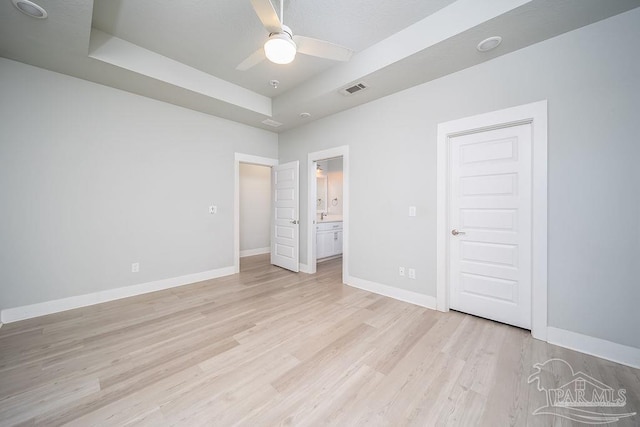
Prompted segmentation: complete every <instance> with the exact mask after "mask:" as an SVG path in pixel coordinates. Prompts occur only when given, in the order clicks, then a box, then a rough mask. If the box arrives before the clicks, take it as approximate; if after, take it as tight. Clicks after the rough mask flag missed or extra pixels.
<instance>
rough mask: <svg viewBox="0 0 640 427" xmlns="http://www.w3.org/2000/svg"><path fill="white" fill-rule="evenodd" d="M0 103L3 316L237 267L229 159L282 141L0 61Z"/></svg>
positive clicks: (272, 148) (269, 150)
mask: <svg viewBox="0 0 640 427" xmlns="http://www.w3.org/2000/svg"><path fill="white" fill-rule="evenodd" d="M0 94H1V95H0V120H1V121H2V124H1V126H0V201H1V204H2V205H1V208H0V218H1V219H0V284H1V285H0V308H2V309H5V308H11V307H17V306H22V305H26V304H33V303H38V302H43V301H49V300H53V299H58V298H64V297H69V296H74V295H81V294H87V293H93V292H98V291H102V290H107V289H112V288H117V287H122V286H128V285H133V284H138V283H145V282H150V281H155V280H159V279H165V278H172V277H178V276H183V275H186V274H191V273H199V272H203V271H209V270H214V269H219V268H224V267H229V266H233V264H234V260H233V206H234V202H233V194H234V153H235V152H242V153H247V154H253V155H258V156H263V157H272V158H275V157H277V135H276V134H274V133H271V132H267V131H263V130H259V129H255V128H251V127H248V126H245V125H241V124H237V123H234V122H230V121H227V120H223V119H219V118H215V117H212V116H209V115H206V114H202V113H198V112H194V111H191V110H187V109H184V108H181V107H176V106H174V105H170V104H167V103H163V102H159V101H155V100H151V99H148V98H144V97H141V96H137V95H134V94H131V93H127V92H123V91H120V90H116V89H112V88H109V87H105V86H101V85H97V84H94V83H90V82H87V81H84V80H80V79H76V78H73V77H69V76H65V75H61V74H57V73H53V72H50V71H46V70H43V69H39V68H35V67H31V66H28V65H24V64H20V63H17V62H13V61H10V60H7V59H0ZM212 204H216V205H217V206H218V214H217V215H210V214H209V213H208V206H209V205H212ZM132 262H139V263H140V272H139V273H137V274H133V273H131V263H132Z"/></svg>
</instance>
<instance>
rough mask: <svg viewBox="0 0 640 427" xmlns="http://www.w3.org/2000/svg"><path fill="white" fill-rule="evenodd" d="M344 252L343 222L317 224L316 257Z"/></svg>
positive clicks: (325, 256)
mask: <svg viewBox="0 0 640 427" xmlns="http://www.w3.org/2000/svg"><path fill="white" fill-rule="evenodd" d="M340 254H342V222H324V223H319V224H316V258H317V259H321V258H327V257H330V256H336V255H340Z"/></svg>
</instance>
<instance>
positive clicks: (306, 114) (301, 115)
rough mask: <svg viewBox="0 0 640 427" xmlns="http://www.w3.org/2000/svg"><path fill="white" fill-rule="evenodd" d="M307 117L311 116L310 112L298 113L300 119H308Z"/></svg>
mask: <svg viewBox="0 0 640 427" xmlns="http://www.w3.org/2000/svg"><path fill="white" fill-rule="evenodd" d="M309 117H311V113H300V118H301V119H308V118H309Z"/></svg>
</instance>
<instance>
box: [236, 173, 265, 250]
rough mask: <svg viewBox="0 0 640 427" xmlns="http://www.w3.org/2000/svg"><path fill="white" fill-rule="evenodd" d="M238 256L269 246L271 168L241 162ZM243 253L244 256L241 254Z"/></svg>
mask: <svg viewBox="0 0 640 427" xmlns="http://www.w3.org/2000/svg"><path fill="white" fill-rule="evenodd" d="M239 184H240V256H244V255H246V254H253V253H255V252H256V250H260V249H264V251H260V252H268V251H269V247H270V245H271V235H270V222H271V168H270V167H268V166H260V165H250V164H246V163H240V183H239ZM243 252H244V254H243Z"/></svg>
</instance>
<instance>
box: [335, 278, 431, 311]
mask: <svg viewBox="0 0 640 427" xmlns="http://www.w3.org/2000/svg"><path fill="white" fill-rule="evenodd" d="M344 283H345V284H346V285H349V286H352V287H354V288H358V289H362V290H365V291H369V292H373V293H374V294H378V295H383V296H385V297H389V298H393V299H396V300H399V301H404V302H408V303H410V304H415V305H419V306H420V307H425V308H429V309H431V310H435V309H436V299H435V298H434V297H432V296H431V295H425V294H419V293H417V292H413V291H408V290H406V289H400V288H396V287H395V286H389V285H383V284H382V283H376V282H371V281H369V280H365V279H360V278H359V277H353V276H349V277H346V278H345V282H344Z"/></svg>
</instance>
